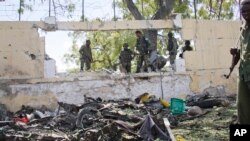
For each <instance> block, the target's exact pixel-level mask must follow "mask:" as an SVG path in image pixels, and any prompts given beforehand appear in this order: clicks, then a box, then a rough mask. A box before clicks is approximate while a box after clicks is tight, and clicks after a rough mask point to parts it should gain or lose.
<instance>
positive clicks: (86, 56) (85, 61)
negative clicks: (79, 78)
mask: <svg viewBox="0 0 250 141" xmlns="http://www.w3.org/2000/svg"><path fill="white" fill-rule="evenodd" d="M90 44H91V43H90V40H86V44H85V45H82V46H81V48H80V50H79V53H80V61H81V71H83V68H84V66H85V67H86V70H89V69H90V67H91V63H92V62H93V58H92V52H91V48H90Z"/></svg>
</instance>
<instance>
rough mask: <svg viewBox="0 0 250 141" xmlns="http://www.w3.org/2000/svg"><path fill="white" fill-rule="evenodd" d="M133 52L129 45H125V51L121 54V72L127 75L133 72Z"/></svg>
mask: <svg viewBox="0 0 250 141" xmlns="http://www.w3.org/2000/svg"><path fill="white" fill-rule="evenodd" d="M132 54H133V53H132V51H131V50H130V49H129V48H128V44H127V43H124V44H123V50H122V51H121V53H120V57H119V59H120V63H121V67H122V69H121V71H122V72H125V73H130V72H131V61H132V59H133V57H132Z"/></svg>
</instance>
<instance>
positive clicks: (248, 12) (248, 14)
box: [240, 0, 250, 21]
mask: <svg viewBox="0 0 250 141" xmlns="http://www.w3.org/2000/svg"><path fill="white" fill-rule="evenodd" d="M240 13H241V15H242V17H243V18H244V19H245V20H246V21H250V0H244V1H242V2H241V6H240Z"/></svg>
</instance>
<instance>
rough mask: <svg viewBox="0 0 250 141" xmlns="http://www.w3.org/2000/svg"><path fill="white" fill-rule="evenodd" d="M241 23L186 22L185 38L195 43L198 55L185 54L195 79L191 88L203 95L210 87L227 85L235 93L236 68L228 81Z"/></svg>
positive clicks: (187, 65) (187, 67)
mask: <svg viewBox="0 0 250 141" xmlns="http://www.w3.org/2000/svg"><path fill="white" fill-rule="evenodd" d="M240 27H241V23H240V21H214V20H183V28H182V31H181V32H182V38H183V39H184V40H190V39H191V40H194V46H195V51H192V52H185V54H184V58H185V61H186V70H187V71H188V72H189V73H190V75H191V78H192V84H191V88H192V90H193V91H194V92H201V91H203V90H204V88H207V87H208V86H217V85H224V86H225V87H226V88H227V90H228V91H230V92H231V93H236V90H237V88H236V85H237V68H236V69H235V71H234V73H233V74H232V76H231V78H230V79H228V80H226V79H225V78H224V77H223V75H224V74H228V72H229V67H230V65H231V61H232V56H231V54H230V53H229V51H230V48H232V47H234V46H235V45H236V43H237V40H238V39H239V36H240Z"/></svg>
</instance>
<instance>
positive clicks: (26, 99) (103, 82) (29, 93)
mask: <svg viewBox="0 0 250 141" xmlns="http://www.w3.org/2000/svg"><path fill="white" fill-rule="evenodd" d="M162 81H163V91H164V97H165V98H166V99H168V100H169V99H170V98H172V97H179V98H185V97H186V95H188V94H193V93H192V91H191V90H190V88H189V84H190V82H191V79H190V77H189V76H187V75H171V74H164V78H163V80H162ZM145 92H148V93H150V94H154V95H156V97H160V96H161V85H160V77H159V74H144V75H142V76H137V75H135V76H134V78H131V79H128V77H125V78H122V79H120V78H119V79H115V78H110V75H100V74H97V73H86V74H82V76H75V77H68V78H64V79H62V78H58V79H57V78H54V79H53V80H52V79H47V80H46V79H38V80H27V81H26V82H25V83H24V84H10V85H9V94H3V93H2V94H0V103H2V104H6V106H7V107H8V109H10V110H11V111H15V110H17V109H19V108H20V106H21V105H22V104H25V105H31V106H34V107H39V106H41V105H46V106H48V107H49V108H56V105H57V101H63V102H67V103H74V104H80V103H83V102H84V95H86V96H91V97H94V98H97V97H101V98H103V99H120V98H136V97H137V96H139V95H141V94H143V93H145ZM0 93H1V92H0ZM13 103H15V104H13Z"/></svg>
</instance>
